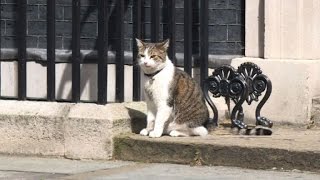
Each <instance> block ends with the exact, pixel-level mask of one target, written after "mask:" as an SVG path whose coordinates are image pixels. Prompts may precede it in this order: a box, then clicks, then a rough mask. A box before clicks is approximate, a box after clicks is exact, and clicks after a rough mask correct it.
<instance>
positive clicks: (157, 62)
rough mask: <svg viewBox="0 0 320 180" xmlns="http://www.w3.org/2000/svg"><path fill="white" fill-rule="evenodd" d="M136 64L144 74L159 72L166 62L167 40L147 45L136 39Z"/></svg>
mask: <svg viewBox="0 0 320 180" xmlns="http://www.w3.org/2000/svg"><path fill="white" fill-rule="evenodd" d="M136 41H137V46H138V57H137V58H138V63H139V66H140V67H141V69H142V70H143V71H144V73H147V74H151V73H154V72H156V71H159V70H161V69H162V68H163V67H164V66H165V63H166V61H167V50H168V47H169V39H167V40H165V41H163V42H158V43H147V42H143V41H141V40H140V39H136Z"/></svg>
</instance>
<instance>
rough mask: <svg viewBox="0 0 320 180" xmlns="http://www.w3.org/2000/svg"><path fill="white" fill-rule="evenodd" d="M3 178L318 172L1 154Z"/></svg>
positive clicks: (304, 175) (140, 178)
mask: <svg viewBox="0 0 320 180" xmlns="http://www.w3.org/2000/svg"><path fill="white" fill-rule="evenodd" d="M0 179H1V180H2V179H3V180H54V179H56V180H58V179H60V180H66V179H86V180H103V179H107V180H108V179H133V180H144V179H146V180H147V179H148V180H149V179H161V180H162V179H167V180H171V179H172V180H177V179H190V180H192V179H194V180H200V179H208V180H209V179H246V180H247V179H263V180H265V179H270V180H271V179H303V180H306V179H310V180H315V179H320V174H319V173H314V172H307V171H299V170H291V171H283V170H281V169H269V170H250V169H242V168H236V167H222V166H189V165H177V164H167V163H164V164H156V163H137V162H128V161H89V160H68V159H59V158H37V157H17V156H0Z"/></svg>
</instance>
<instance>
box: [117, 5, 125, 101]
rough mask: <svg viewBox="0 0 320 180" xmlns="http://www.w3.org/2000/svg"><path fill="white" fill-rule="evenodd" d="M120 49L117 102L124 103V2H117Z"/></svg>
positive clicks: (118, 56) (118, 53)
mask: <svg viewBox="0 0 320 180" xmlns="http://www.w3.org/2000/svg"><path fill="white" fill-rule="evenodd" d="M117 3H118V4H117V7H116V8H117V16H118V20H119V22H118V38H119V41H118V49H117V54H116V101H117V102H123V101H124V24H123V20H124V0H118V1H117Z"/></svg>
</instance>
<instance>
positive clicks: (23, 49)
mask: <svg viewBox="0 0 320 180" xmlns="http://www.w3.org/2000/svg"><path fill="white" fill-rule="evenodd" d="M17 7H18V19H17V23H18V30H17V32H18V34H17V38H18V99H19V100H25V99H26V85H27V83H26V81H27V79H26V75H27V72H26V70H27V69H26V68H27V65H26V60H27V41H26V36H27V31H26V29H27V19H26V17H27V1H19V2H18V6H17Z"/></svg>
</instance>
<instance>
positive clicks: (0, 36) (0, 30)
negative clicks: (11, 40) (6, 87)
mask: <svg viewBox="0 0 320 180" xmlns="http://www.w3.org/2000/svg"><path fill="white" fill-rule="evenodd" d="M0 9H1V3H0ZM0 20H1V13H0ZM0 97H1V22H0Z"/></svg>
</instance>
